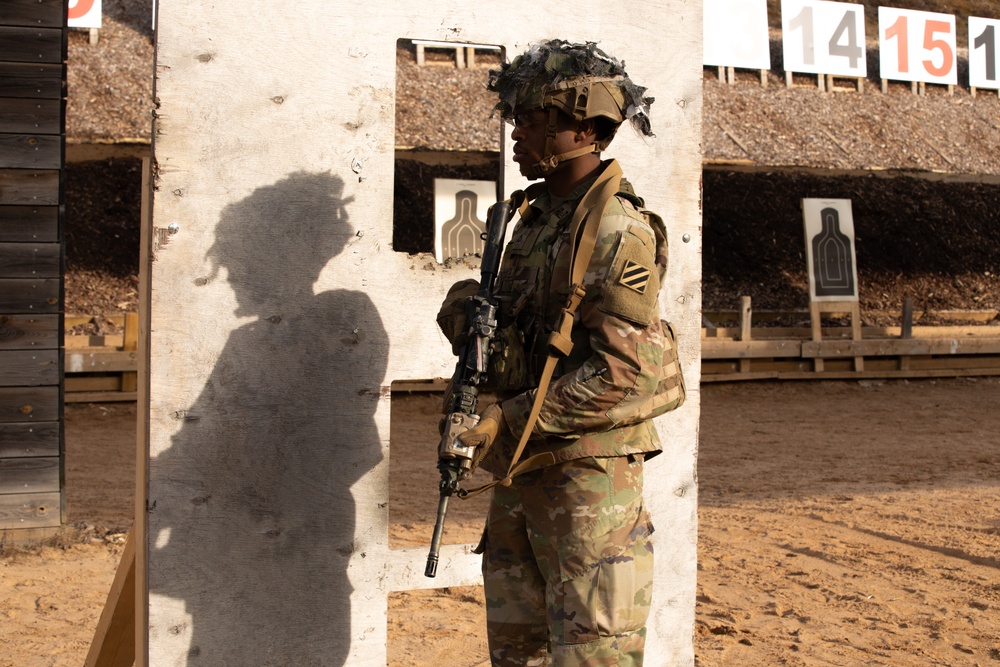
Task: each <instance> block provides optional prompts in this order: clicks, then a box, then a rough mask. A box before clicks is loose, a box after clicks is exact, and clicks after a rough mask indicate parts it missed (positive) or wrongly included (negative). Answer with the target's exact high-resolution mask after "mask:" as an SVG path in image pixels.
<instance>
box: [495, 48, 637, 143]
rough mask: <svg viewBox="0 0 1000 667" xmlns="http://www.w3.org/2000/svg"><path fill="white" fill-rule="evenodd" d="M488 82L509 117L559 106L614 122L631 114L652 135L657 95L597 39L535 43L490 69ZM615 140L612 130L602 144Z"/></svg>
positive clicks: (577, 115) (575, 114)
mask: <svg viewBox="0 0 1000 667" xmlns="http://www.w3.org/2000/svg"><path fill="white" fill-rule="evenodd" d="M487 88H488V89H489V90H491V91H493V92H495V93H497V94H498V95H499V96H500V100H499V102H497V105H496V107H494V111H499V112H500V115H501V116H502V117H503V118H504V119H506V120H511V119H513V118H514V116H516V115H518V114H520V113H524V112H526V111H531V110H534V109H545V108H551V107H556V108H558V109H560V110H561V111H563V112H565V113H566V114H567V115H569V116H571V117H573V118H576V119H577V120H584V119H587V118H606V119H608V120H609V121H611V123H612V125H613V126H614V127H615V128H617V127H618V125H620V124H621V123H623V122H624V121H625V120H629V121H630V122H631V123H632V126H633V127H634V128H635V129H636V131H638V132H640V133H641V134H643V135H645V136H653V132H652V128H651V126H650V122H649V113H648V112H649V105H650V104H652V103H653V98H652V97H646V96H644V93H645V92H646V89H645V88H643V87H642V86H637V85H636V84H635V83H633V82H632V80H631V79H630V78H629V77H628V74H627V73H626V72H625V63H623V62H621V61H619V60H618V59H616V58H614V57H612V56H609V55H608V54H606V53H605V52H604V51H602V50H601V49H599V48H597V44H596V43H595V42H587V43H585V44H574V43H570V42H566V41H564V40H561V39H553V40H549V41H547V42H542V43H540V44H535V45H533V46H531V47H530V48H529V49H528V50H527V51H526V52H525V53H523V54H522V55H519V56H517V57H516V58H514V60H513V61H512V62H510V63H504V64H503V65H502V66H501V68H500V70H491V71H490V78H489V84H488V86H487ZM611 134H612V135H613V134H614V132H612V133H611ZM610 141H611V136H609V137H607V138H606V140H605V141H604V142H602V143H603V144H604V145H602V146H601V148H604V147H605V146H606V145H607V144H608V143H610Z"/></svg>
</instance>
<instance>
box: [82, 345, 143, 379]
mask: <svg viewBox="0 0 1000 667" xmlns="http://www.w3.org/2000/svg"><path fill="white" fill-rule="evenodd" d="M65 355H66V356H65V361H64V363H65V369H66V370H65V372H66V374H67V375H68V374H70V373H117V372H120V371H132V372H135V370H136V369H137V368H138V363H137V361H136V357H137V353H136V352H135V351H131V352H127V351H118V350H115V351H99V352H98V351H94V352H91V351H78V350H66V352H65Z"/></svg>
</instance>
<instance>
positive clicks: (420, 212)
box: [392, 38, 504, 253]
mask: <svg viewBox="0 0 1000 667" xmlns="http://www.w3.org/2000/svg"><path fill="white" fill-rule="evenodd" d="M441 44H442V42H434V41H433V40H416V39H410V38H407V39H400V40H398V41H397V42H396V161H395V170H394V172H395V175H394V178H395V182H394V187H393V201H394V204H393V226H392V229H393V232H392V246H393V249H395V250H396V251H397V252H407V253H434V249H435V239H434V235H435V218H434V179H436V178H444V179H455V180H462V181H493V182H495V183H496V184H497V187H496V188H495V192H494V193H492V197H491V198H492V199H493V200H494V201H495V200H496V199H498V198H499V197H500V193H502V192H503V183H502V160H501V151H502V148H503V143H502V142H503V134H504V127H503V123H502V121H501V120H500V117H499V116H494V117H493V118H490V115H491V113H492V110H493V105H494V104H496V97H495V95H493V94H492V93H490V92H488V91H487V90H486V83H487V78H488V73H489V70H490V69H491V68H494V69H495V68H497V67H499V65H500V63H501V62H502V58H503V50H502V49H501V48H500V47H496V46H491V45H462V46H461V47H459V46H457V44H458V43H455V44H456V46H452V44H451V43H448V44H447V45H446V46H440V45H441ZM470 54H471V58H470ZM418 59H419V60H420V61H421V62H420V63H418ZM489 203H492V202H489Z"/></svg>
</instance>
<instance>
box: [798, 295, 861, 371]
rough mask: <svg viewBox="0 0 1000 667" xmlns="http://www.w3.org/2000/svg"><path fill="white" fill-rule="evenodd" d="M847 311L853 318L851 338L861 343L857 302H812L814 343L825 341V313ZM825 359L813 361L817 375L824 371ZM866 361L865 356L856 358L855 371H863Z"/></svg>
mask: <svg viewBox="0 0 1000 667" xmlns="http://www.w3.org/2000/svg"><path fill="white" fill-rule="evenodd" d="M844 310H846V311H847V312H848V313H850V316H851V338H852V340H855V341H860V340H861V339H862V337H861V309H860V305H859V304H858V302H857V301H810V302H809V317H810V320H811V324H812V339H813V341H814V342H817V343H818V342H820V341H822V340H823V313H831V312H840V311H844ZM823 368H824V365H823V358H822V357H819V356H817V357H816V358H815V359H814V360H813V370H815V371H816V372H817V373H821V372H822V371H823ZM864 369H865V360H864V357H863V356H860V355H857V356H855V357H854V370H855V371H859V372H860V371H863V370H864Z"/></svg>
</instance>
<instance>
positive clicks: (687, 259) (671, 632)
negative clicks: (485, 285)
mask: <svg viewBox="0 0 1000 667" xmlns="http://www.w3.org/2000/svg"><path fill="white" fill-rule="evenodd" d="M157 29H158V34H157V54H156V57H157V64H156V77H157V79H156V98H157V102H158V109H157V112H156V114H157V119H156V125H155V130H154V160H155V164H154V171H155V179H154V193H153V233H152V245H153V252H154V259H153V261H152V265H151V266H152V271H151V286H152V287H151V290H152V293H151V325H150V334H149V343H150V357H151V365H150V371H149V378H150V388H149V396H150V398H149V411H150V412H149V429H150V433H149V472H148V488H147V491H146V493H147V496H146V500H145V505H146V508H147V512H146V515H145V519H146V520H147V521H148V533H147V541H146V544H145V547H146V550H145V556H146V558H145V560H146V565H147V568H148V580H147V585H148V608H147V611H148V661H149V664H151V665H224V664H231V665H248V664H267V665H285V664H288V665H313V664H323V665H352V666H354V665H380V666H381V665H384V664H385V645H386V598H387V595H388V594H389V592H391V591H393V590H405V589H410V588H418V587H428V586H431V585H434V586H448V585H459V584H468V583H474V582H477V581H478V567H479V566H478V559H477V558H476V557H475V556H472V555H471V554H469V553H468V548H467V547H466V546H452V547H448V548H446V550H445V551H444V552H443V556H442V564H441V567H440V569H439V574H438V578H437V579H435V580H427V579H425V578H424V577H423V576H422V573H423V564H424V559H425V557H426V549H424V548H420V549H413V550H390V549H389V548H388V538H387V521H388V515H387V507H386V501H387V498H388V490H387V485H388V469H389V465H388V461H389V456H390V455H391V452H390V451H389V409H390V400H389V386H390V383H391V382H392V381H393V380H399V379H410V378H429V377H440V376H447V375H450V374H451V372H452V370H453V358H452V356H451V354H450V352H449V349H448V346H447V344H446V341H445V340H444V339H443V337H442V336H441V335H440V334H439V333H438V331H437V328H436V326H435V323H434V317H433V315H434V313H435V312H436V309H437V307H438V304H439V302H440V299H441V297H442V295H443V294H444V292H445V291H446V289H447V287H448V286H449V285H450V284H451V283H452V282H453V281H455V280H458V279H461V278H464V277H468V276H469V275H470V272H469V271H468V270H467V269H466V270H459V269H455V270H437V271H424V270H420V269H421V268H422V267H423V265H424V264H426V263H427V261H428V258H426V257H425V258H420V259H419V260H415V259H413V258H410V257H408V256H407V255H405V254H400V253H396V252H394V251H393V249H392V247H390V243H389V241H390V240H391V238H392V173H393V144H394V136H393V116H394V100H393V94H394V93H393V91H394V76H395V44H396V40H397V39H398V38H423V39H450V40H461V41H468V42H479V43H492V44H502V45H504V46H505V47H507V49H508V52H509V53H512V54H514V53H517V52H520V51H521V50H523V49H524V48H525V47H526V46H527V45H528V44H529V43H531V42H534V41H539V40H542V39H547V38H550V37H554V36H559V37H563V38H566V39H570V40H574V41H582V40H598V41H600V43H601V46H602V48H605V49H606V50H608V51H609V52H611V53H613V54H615V55H617V56H618V57H620V58H622V59H624V60H625V62H626V63H627V65H628V69H629V71H630V73H631V74H632V75H633V76H634V77H635V78H636V79H637V80H638V81H639V82H640V83H642V84H644V85H647V86H648V87H649V89H650V91H651V93H652V94H653V95H655V97H656V98H657V102H656V104H655V105H654V106H653V110H652V118H653V123H654V129H655V130H656V131H657V133H658V137H657V138H656V139H655V140H649V141H642V140H640V139H639V138H638V137H636V136H635V135H634V133H632V132H631V131H630V130H628V129H627V128H626V129H624V130H623V131H622V132H621V133H619V138H618V139H616V141H615V144H614V145H613V146H612V150H610V151H609V153H608V154H609V155H610V156H614V157H619V158H620V159H621V161H622V163H623V165H624V168H625V170H626V175H627V176H628V177H629V178H630V179H631V180H632V181H633V182H634V184H635V186H636V188H637V190H638V191H639V192H640V193H642V194H643V195H644V196H645V197H646V198H647V204H648V205H649V206H650V208H652V209H654V210H656V211H658V212H660V213H661V214H662V215H663V216H664V218H665V219H666V220H667V222H668V227H669V231H670V234H671V257H670V261H671V267H670V278H669V282H668V285H667V287H666V289H665V291H664V294H663V304H664V307H665V310H666V312H667V313H668V314H669V316H670V317H671V319H672V320H673V321H674V322H675V323H677V324H678V325H679V329H680V336H681V339H682V355H683V359H684V362H685V365H684V371H685V373H686V377H687V381H688V385H689V391H690V395H689V399H688V403H687V404H686V405H685V406H684V407H683V408H682V409H681V410H679V411H677V412H675V413H673V414H671V415H668V416H667V417H665V418H663V419H662V420H661V421H660V423H659V426H660V428H661V430H662V433H663V436H664V441H665V443H666V447H667V454H665V455H663V456H660V457H658V458H657V459H655V460H654V461H653V462H651V464H650V466H649V473H648V474H649V483H648V489H649V494H648V495H649V498H648V501H649V505H650V506H651V509H652V511H653V514H654V521H655V522H656V525H657V528H658V533H657V559H658V560H657V580H656V591H655V596H656V597H655V610H654V613H653V617H652V619H651V622H650V652H649V654H650V664H653V665H668V664H670V665H674V664H677V665H687V664H692V663H693V651H692V631H693V618H694V596H695V561H696V552H695V532H696V481H695V457H696V448H697V424H698V412H699V393H698V372H699V371H698V367H699V358H698V341H699V335H698V331H699V326H700V316H699V310H700V303H701V295H700V265H701V258H700V212H699V211H700V209H699V194H700V192H699V178H700V155H699V136H700V120H701V72H702V67H701V54H700V42H701V3H700V2H698V1H697V0H695V1H690V0H662V1H660V2H649V3H642V4H641V5H636V6H634V7H630V8H628V9H627V10H626V9H623V8H622V5H620V4H612V3H601V2H596V1H593V0H585V1H582V2H578V3H574V4H572V5H569V4H566V3H558V2H554V1H551V2H550V1H544V2H538V1H533V2H528V1H527V0H515V1H513V2H506V3H485V4H484V3H478V4H470V3H464V2H458V1H457V0H428V1H427V2H422V3H419V4H417V3H395V2H385V1H383V0H373V1H370V2H367V3H357V4H354V3H352V4H346V3H332V2H326V1H323V2H321V1H320V0H311V1H303V2H299V3H292V4H288V3H257V4H255V5H254V6H253V7H252V8H250V7H248V6H247V5H245V4H242V3H222V2H218V3H205V2H201V1H200V0H198V1H195V0H161V1H160V3H159V14H158V23H157ZM505 179H506V189H507V191H510V190H511V189H512V188H514V187H521V186H523V185H524V183H523V182H521V181H520V179H519V177H518V176H517V170H516V166H515V165H514V164H513V163H512V162H510V161H509V154H508V155H507V162H506V163H505ZM684 237H686V238H688V241H687V242H684V241H683V240H682V238H684ZM428 418H429V419H434V417H433V416H428ZM435 446H436V444H435V443H428V447H429V448H434V447H435ZM417 474H426V477H427V492H428V493H429V494H434V493H435V492H436V480H437V472H436V470H434V469H433V468H429V469H428V470H426V471H425V473H417ZM140 580H141V579H140ZM140 595H141V594H140ZM141 661H142V658H140V664H141Z"/></svg>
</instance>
